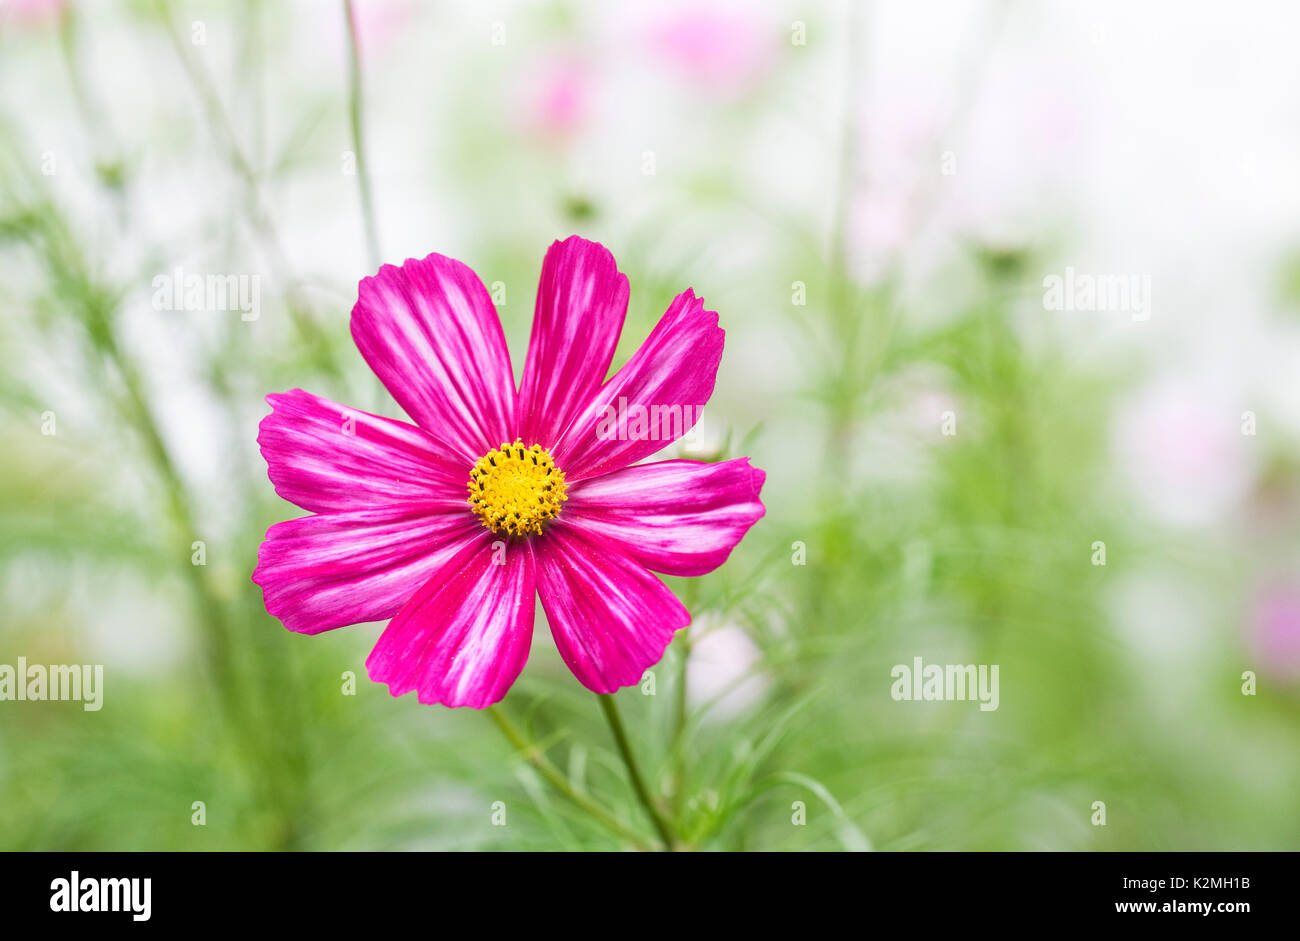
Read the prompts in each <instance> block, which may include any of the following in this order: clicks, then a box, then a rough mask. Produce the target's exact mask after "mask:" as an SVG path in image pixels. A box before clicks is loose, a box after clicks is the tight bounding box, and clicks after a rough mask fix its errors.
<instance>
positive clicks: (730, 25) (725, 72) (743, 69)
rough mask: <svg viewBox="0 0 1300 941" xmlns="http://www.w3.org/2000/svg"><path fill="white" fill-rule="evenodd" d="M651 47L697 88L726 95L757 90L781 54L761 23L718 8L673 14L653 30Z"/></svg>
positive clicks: (688, 10)
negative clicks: (773, 60) (777, 54)
mask: <svg viewBox="0 0 1300 941" xmlns="http://www.w3.org/2000/svg"><path fill="white" fill-rule="evenodd" d="M651 43H652V46H653V48H654V50H655V52H656V53H657V54H658V55H659V56H660V58H662V59H663V60H664V61H665V62H667V63H668V64H669V65H670V66H672V67H673V68H674V69H675V70H676V71H677V72H678V73H679V74H680V75H682V77H683V78H685V79H686V80H687V81H688V82H690V83H691V84H692V85H694V86H697V87H698V88H699V89H701V90H704V91H708V92H712V93H715V94H720V95H724V96H729V95H738V94H742V93H744V92H746V91H748V90H749V89H751V88H753V86H754V85H755V84H756V83H757V82H758V80H759V79H760V78H762V76H763V74H764V73H765V72H766V71H767V69H768V66H769V65H770V63H771V61H772V59H773V57H774V53H775V51H776V50H775V44H774V43H773V42H772V37H771V36H770V35H769V34H768V33H767V31H766V30H765V29H764V27H763V24H762V23H761V22H760V21H759V20H757V19H755V18H753V17H751V16H747V15H743V14H741V13H733V12H730V11H724V10H722V9H717V8H714V9H700V8H699V7H690V8H688V9H684V10H681V11H679V12H676V13H674V14H672V15H670V16H669V17H668V18H666V19H664V20H662V21H660V22H659V24H658V26H657V27H654V28H653V29H652V31H651Z"/></svg>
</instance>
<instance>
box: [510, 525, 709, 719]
mask: <svg viewBox="0 0 1300 941" xmlns="http://www.w3.org/2000/svg"><path fill="white" fill-rule="evenodd" d="M536 552H537V591H538V594H539V595H541V598H542V607H543V608H544V609H545V610H546V616H547V618H548V620H549V621H550V623H551V634H552V635H553V636H554V638H555V646H556V647H558V648H559V651H560V656H561V657H563V658H564V662H565V663H567V664H568V665H569V669H570V670H572V671H573V675H574V676H576V677H577V678H578V679H579V680H580V681H581V682H582V685H583V686H586V687H587V688H588V689H590V690H592V691H594V692H597V693H612V692H614V691H615V690H616V689H618V688H619V687H621V686H631V685H632V684H634V683H637V682H639V681H640V679H641V677H642V676H643V675H644V673H645V671H646V669H647V668H648V667H650V666H652V665H653V664H656V663H658V662H659V661H660V659H662V658H663V655H664V650H666V649H667V647H668V643H669V641H671V640H672V639H673V632H674V631H676V630H677V629H678V628H682V627H685V626H686V625H688V624H690V622H691V616H690V614H689V613H688V612H687V610H686V609H685V608H684V607H682V603H681V602H680V601H678V600H677V599H676V598H675V597H674V596H673V593H672V592H671V591H669V590H668V589H667V588H666V587H665V586H664V584H663V582H661V581H659V579H658V578H656V577H655V576H654V575H652V574H651V573H650V572H649V571H647V570H646V569H645V568H644V567H643V566H642V565H641V564H640V563H638V562H634V561H633V560H632V559H630V558H628V557H627V556H626V555H624V554H623V553H622V552H621V550H620V549H619V548H618V547H617V546H615V545H610V544H607V543H603V542H601V541H600V540H599V538H598V537H595V536H589V535H582V534H579V533H578V532H577V531H575V530H574V529H573V528H572V527H565V526H563V525H562V524H561V525H556V526H553V527H552V528H551V530H550V531H549V532H548V533H547V534H546V536H545V537H544V538H542V539H540V540H538V541H537V543H536Z"/></svg>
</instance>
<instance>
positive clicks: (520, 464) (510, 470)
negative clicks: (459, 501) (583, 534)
mask: <svg viewBox="0 0 1300 941" xmlns="http://www.w3.org/2000/svg"><path fill="white" fill-rule="evenodd" d="M567 499H568V495H567V493H566V491H565V486H564V471H562V470H559V469H558V468H557V467H556V466H555V461H554V460H552V459H551V453H550V452H549V451H547V450H546V449H545V448H544V447H542V446H541V445H540V444H535V445H533V446H532V447H529V448H525V447H524V443H523V442H522V441H519V440H516V441H515V443H514V444H503V445H501V447H499V448H493V449H492V450H491V451H489V452H488V453H487V454H484V455H483V456H482V457H481V458H479V459H478V461H477V462H476V463H475V464H474V468H473V469H472V470H471V471H470V472H469V505H470V506H471V507H473V508H474V512H475V513H476V514H477V515H478V518H479V519H480V520H482V521H483V525H484V526H486V527H487V528H488V529H490V530H491V531H492V532H494V533H503V534H505V535H508V536H522V535H524V534H526V533H533V534H534V535H536V534H540V533H541V531H542V524H543V523H545V522H546V521H547V520H551V519H555V517H556V516H558V515H559V513H560V507H561V506H563V505H564V501H565V500H567Z"/></svg>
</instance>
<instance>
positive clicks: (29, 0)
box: [0, 0, 68, 25]
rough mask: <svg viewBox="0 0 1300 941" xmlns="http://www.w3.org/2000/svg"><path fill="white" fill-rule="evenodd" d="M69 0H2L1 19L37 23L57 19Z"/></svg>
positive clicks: (0, 4)
mask: <svg viewBox="0 0 1300 941" xmlns="http://www.w3.org/2000/svg"><path fill="white" fill-rule="evenodd" d="M67 5H68V0H0V21H13V22H17V23H19V24H24V25H35V24H37V23H43V22H46V21H48V20H53V19H57V18H58V17H59V15H60V14H62V13H63V11H64V9H65V8H66V7H67Z"/></svg>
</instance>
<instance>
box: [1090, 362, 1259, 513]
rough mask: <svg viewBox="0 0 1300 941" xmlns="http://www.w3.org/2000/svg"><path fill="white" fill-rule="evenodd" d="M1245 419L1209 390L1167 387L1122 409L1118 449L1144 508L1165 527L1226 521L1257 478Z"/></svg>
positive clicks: (1183, 384)
mask: <svg viewBox="0 0 1300 941" xmlns="http://www.w3.org/2000/svg"><path fill="white" fill-rule="evenodd" d="M1238 420H1239V418H1238V414H1237V412H1236V411H1234V409H1233V408H1232V406H1231V404H1230V403H1229V401H1227V399H1226V397H1225V396H1222V395H1220V394H1218V393H1217V392H1215V390H1214V389H1213V388H1212V387H1210V386H1208V385H1205V384H1198V383H1193V382H1191V381H1189V380H1184V379H1178V380H1165V381H1162V382H1158V383H1155V384H1153V385H1150V386H1148V387H1146V388H1144V389H1141V390H1139V391H1138V392H1137V394H1136V395H1134V396H1133V397H1132V398H1131V399H1130V400H1129V401H1127V402H1125V403H1123V404H1122V405H1121V407H1120V412H1119V417H1118V420H1117V421H1116V424H1115V433H1114V449H1115V453H1116V457H1117V459H1118V462H1119V465H1120V470H1121V471H1122V472H1123V474H1124V476H1125V477H1126V478H1127V480H1128V482H1129V483H1130V484H1131V486H1132V487H1133V490H1134V493H1135V495H1136V496H1137V498H1138V499H1139V500H1140V501H1141V503H1142V504H1143V505H1144V507H1146V508H1148V509H1150V510H1153V511H1154V512H1155V513H1156V514H1157V515H1158V516H1160V517H1162V518H1163V519H1164V520H1165V521H1167V522H1170V523H1174V524H1180V525H1201V524H1205V523H1209V522H1212V521H1214V520H1216V519H1218V518H1220V517H1221V516H1222V515H1223V514H1224V513H1225V512H1227V511H1228V510H1229V509H1230V508H1231V507H1232V506H1233V505H1234V504H1235V503H1236V502H1237V501H1238V500H1240V499H1241V498H1242V496H1243V495H1244V494H1245V493H1246V491H1247V489H1248V487H1249V485H1250V479H1251V476H1252V467H1251V464H1250V461H1249V453H1248V450H1247V449H1246V448H1245V447H1243V445H1242V440H1243V439H1242V435H1241V432H1240V427H1239V424H1238Z"/></svg>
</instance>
